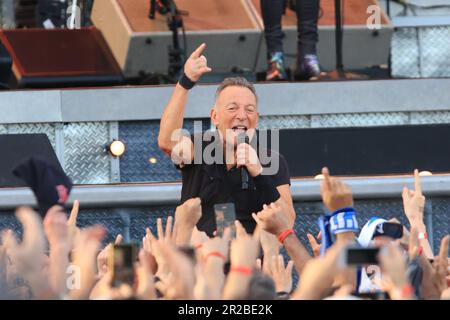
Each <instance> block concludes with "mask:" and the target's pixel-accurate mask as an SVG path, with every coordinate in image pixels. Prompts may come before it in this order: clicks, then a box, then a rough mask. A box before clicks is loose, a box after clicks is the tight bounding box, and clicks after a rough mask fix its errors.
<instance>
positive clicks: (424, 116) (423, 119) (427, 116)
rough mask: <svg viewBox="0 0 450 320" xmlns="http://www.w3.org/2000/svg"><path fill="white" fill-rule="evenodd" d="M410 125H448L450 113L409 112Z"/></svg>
mask: <svg viewBox="0 0 450 320" xmlns="http://www.w3.org/2000/svg"><path fill="white" fill-rule="evenodd" d="M411 123H412V124H433V123H450V111H433V112H411Z"/></svg>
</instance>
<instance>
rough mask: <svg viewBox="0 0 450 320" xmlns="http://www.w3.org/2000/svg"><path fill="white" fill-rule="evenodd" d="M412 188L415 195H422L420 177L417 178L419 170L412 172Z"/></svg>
mask: <svg viewBox="0 0 450 320" xmlns="http://www.w3.org/2000/svg"><path fill="white" fill-rule="evenodd" d="M414 188H415V191H416V193H417V194H420V195H421V194H422V188H421V186H420V177H419V170H417V169H415V170H414Z"/></svg>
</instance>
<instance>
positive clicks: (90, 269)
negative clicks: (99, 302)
mask: <svg viewBox="0 0 450 320" xmlns="http://www.w3.org/2000/svg"><path fill="white" fill-rule="evenodd" d="M105 233H106V230H105V228H104V227H102V226H100V225H94V226H91V227H88V228H85V229H83V230H81V231H80V235H79V237H77V240H76V242H75V245H74V249H73V252H72V255H73V262H72V267H73V270H74V276H73V279H74V281H73V284H72V285H71V288H70V289H71V290H70V291H69V297H70V298H71V299H75V300H79V299H82V300H84V299H88V298H89V296H90V293H91V290H92V289H93V287H94V285H95V284H96V282H97V279H98V276H97V255H98V251H99V250H100V247H101V242H102V240H103V238H104V236H105ZM68 282H69V281H68Z"/></svg>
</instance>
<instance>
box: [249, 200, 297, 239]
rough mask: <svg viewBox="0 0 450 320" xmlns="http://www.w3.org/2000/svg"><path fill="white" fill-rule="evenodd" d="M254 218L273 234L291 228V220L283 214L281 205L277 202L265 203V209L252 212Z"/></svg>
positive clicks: (276, 234)
mask: <svg viewBox="0 0 450 320" xmlns="http://www.w3.org/2000/svg"><path fill="white" fill-rule="evenodd" d="M252 216H253V219H255V221H256V223H257V224H258V225H259V226H261V228H262V229H263V230H265V231H267V232H270V233H271V234H273V235H275V236H278V235H279V234H280V233H281V232H283V231H286V230H288V229H290V227H289V222H288V221H287V218H286V216H285V215H284V214H283V212H282V210H281V207H280V206H278V205H276V204H275V203H271V204H270V205H268V206H267V205H263V210H261V211H260V212H258V214H254V213H253V214H252Z"/></svg>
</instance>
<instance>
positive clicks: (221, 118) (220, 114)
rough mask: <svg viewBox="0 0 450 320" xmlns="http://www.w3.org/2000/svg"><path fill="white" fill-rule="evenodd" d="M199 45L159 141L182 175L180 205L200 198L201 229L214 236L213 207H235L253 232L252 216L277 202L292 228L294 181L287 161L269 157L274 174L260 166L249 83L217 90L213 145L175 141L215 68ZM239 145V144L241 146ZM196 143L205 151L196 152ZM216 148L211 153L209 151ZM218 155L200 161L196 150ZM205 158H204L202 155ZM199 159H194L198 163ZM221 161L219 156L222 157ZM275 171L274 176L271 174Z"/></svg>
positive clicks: (230, 82) (235, 81) (233, 82)
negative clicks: (192, 95) (194, 93)
mask: <svg viewBox="0 0 450 320" xmlns="http://www.w3.org/2000/svg"><path fill="white" fill-rule="evenodd" d="M205 48H206V45H205V44H202V45H200V47H198V48H197V49H196V50H195V51H194V52H193V53H192V55H191V56H190V57H189V59H188V60H187V61H186V64H185V66H184V74H183V76H182V77H181V78H180V81H179V82H178V83H177V85H176V86H175V89H174V92H173V94H172V96H171V98H170V101H169V103H168V104H167V106H166V108H165V110H164V113H163V115H162V117H161V124H160V131H159V136H158V145H159V147H160V148H161V149H162V150H163V151H164V152H165V153H167V154H168V155H169V156H171V157H172V159H173V160H176V163H177V166H178V168H179V169H180V170H181V172H182V180H183V186H182V192H181V202H184V201H186V200H188V199H190V198H195V197H200V199H201V203H202V217H201V219H200V221H199V222H198V225H197V227H198V229H199V230H201V231H205V232H206V233H207V234H208V235H209V236H212V235H213V233H214V231H215V230H216V222H215V213H214V205H215V204H218V203H228V202H232V203H234V204H235V208H236V219H237V220H239V221H240V222H241V223H242V225H243V226H244V228H245V229H246V230H247V232H253V230H254V228H255V226H256V223H255V221H254V220H253V218H252V213H256V212H258V211H260V210H262V208H263V205H264V204H269V203H271V202H275V203H277V204H279V205H280V206H281V207H282V208H283V214H285V215H286V218H287V219H288V221H289V222H290V224H291V225H292V226H293V223H294V220H295V210H294V207H293V204H292V196H291V192H290V177H289V170H288V167H287V163H286V161H285V159H284V158H283V156H281V155H280V154H279V153H277V152H275V151H269V152H268V154H269V156H270V157H271V163H273V162H277V164H278V168H277V169H278V170H276V171H275V172H271V170H268V167H266V164H264V167H263V165H262V164H261V161H260V157H258V154H260V153H258V152H260V151H261V150H259V149H260V148H259V147H258V146H257V145H256V144H255V143H253V142H254V141H255V140H254V139H256V138H257V135H256V134H255V130H256V127H257V125H258V118H259V113H258V107H257V102H258V100H257V97H256V91H255V88H254V87H253V85H252V84H251V83H249V82H248V81H247V80H246V79H244V78H227V79H225V80H224V81H223V82H222V83H221V84H220V85H219V87H218V89H217V92H216V99H215V104H214V106H213V107H212V109H211V112H210V116H211V122H212V123H213V124H214V126H215V127H216V129H217V130H216V131H215V133H214V137H215V138H213V139H212V142H210V144H209V145H208V146H205V145H204V143H202V142H201V141H200V142H198V139H196V138H195V137H194V138H193V137H187V136H185V135H176V134H174V132H176V131H177V130H179V129H181V128H182V127H183V117H184V109H185V106H186V102H187V98H188V92H189V90H190V89H191V88H192V87H193V86H194V85H195V83H196V82H197V81H198V80H199V79H200V77H201V76H202V75H203V74H204V73H207V72H210V71H211V68H209V67H208V65H207V60H206V57H205V56H204V55H202V52H203V51H204V49H205ZM242 134H246V135H248V136H249V138H250V141H249V143H244V142H242V143H241V141H240V140H241V139H238V137H239V138H240V135H242ZM238 140H239V143H238ZM196 143H201V144H202V145H201V146H200V148H199V146H196V145H195V144H196ZM211 144H212V147H215V148H210V147H211ZM206 148H208V149H215V152H214V153H213V154H212V156H213V157H214V161H213V162H211V161H205V159H203V157H202V159H200V161H198V159H197V155H198V154H195V153H196V150H199V149H200V150H202V151H205V150H206ZM201 153H202V155H205V152H201ZM194 155H195V157H194ZM218 155H219V156H218ZM242 168H245V170H246V171H247V172H248V188H243V184H242V176H241V175H242V174H243V169H242ZM272 171H273V170H272Z"/></svg>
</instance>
